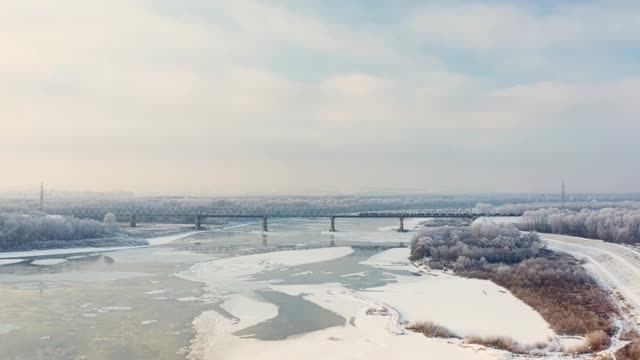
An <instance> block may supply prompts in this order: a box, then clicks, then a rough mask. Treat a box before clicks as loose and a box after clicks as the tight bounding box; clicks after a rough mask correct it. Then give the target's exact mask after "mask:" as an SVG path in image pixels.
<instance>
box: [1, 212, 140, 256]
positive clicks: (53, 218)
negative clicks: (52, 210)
mask: <svg viewBox="0 0 640 360" xmlns="http://www.w3.org/2000/svg"><path fill="white" fill-rule="evenodd" d="M144 244H146V241H144V240H136V239H130V238H129V236H128V235H127V234H126V233H125V232H124V231H123V230H121V229H120V228H119V227H118V226H117V225H116V224H111V225H109V224H104V223H102V222H99V221H95V220H88V219H78V218H74V217H68V216H57V215H43V214H41V213H39V214H35V215H32V214H29V215H26V214H13V213H12V214H7V213H0V250H27V249H43V248H58V247H79V246H114V245H144Z"/></svg>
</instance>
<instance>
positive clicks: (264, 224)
mask: <svg viewBox="0 0 640 360" xmlns="http://www.w3.org/2000/svg"><path fill="white" fill-rule="evenodd" d="M262 231H269V227H268V226H267V217H266V216H263V217H262Z"/></svg>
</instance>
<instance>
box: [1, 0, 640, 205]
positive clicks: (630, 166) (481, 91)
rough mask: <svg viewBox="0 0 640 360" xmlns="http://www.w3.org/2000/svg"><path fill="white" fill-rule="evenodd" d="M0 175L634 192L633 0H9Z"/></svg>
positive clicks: (252, 187)
mask: <svg viewBox="0 0 640 360" xmlns="http://www.w3.org/2000/svg"><path fill="white" fill-rule="evenodd" d="M0 54H1V56H0V169H1V170H0V191H16V190H17V191H22V190H28V189H36V188H38V187H39V184H40V181H44V182H45V184H46V186H47V187H49V188H55V189H59V190H94V191H133V192H136V193H139V194H172V195H178V194H179V195H226V194H249V193H251V194H320V193H323V194H324V193H344V192H354V193H355V192H387V191H407V192H523V193H533V192H558V191H559V188H560V182H561V179H565V181H566V183H567V190H568V191H569V192H571V191H574V192H640V166H638V163H637V161H638V155H639V154H640V2H638V1H635V0H631V1H626V0H607V1H596V0H593V1H592V0H584V1H577V0H553V1H552V0H540V1H524V0H523V1H499V0H496V1H471V0H461V1H457V0H447V1H412V0H407V1H391V0H389V1H383V0H354V1H338V0H322V1H320V0H283V1H275V0H273V1H269V0H260V1H245V0H228V1H215V0H181V1H174V0H57V1H49V0H0Z"/></svg>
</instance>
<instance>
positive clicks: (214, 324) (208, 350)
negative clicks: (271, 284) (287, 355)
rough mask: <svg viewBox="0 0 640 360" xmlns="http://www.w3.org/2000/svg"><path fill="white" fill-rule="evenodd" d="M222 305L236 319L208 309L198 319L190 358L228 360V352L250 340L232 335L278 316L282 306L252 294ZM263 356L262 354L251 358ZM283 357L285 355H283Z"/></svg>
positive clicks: (195, 323)
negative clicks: (222, 359) (259, 298)
mask: <svg viewBox="0 0 640 360" xmlns="http://www.w3.org/2000/svg"><path fill="white" fill-rule="evenodd" d="M221 307H222V308H223V309H224V310H226V311H227V312H229V313H230V314H232V315H233V316H234V317H235V318H236V319H237V320H232V319H229V318H227V317H224V316H222V315H220V314H219V313H217V312H215V311H206V312H204V313H202V314H200V315H199V316H198V317H197V318H196V319H195V320H194V321H193V326H194V328H195V329H196V337H195V339H194V340H193V341H192V344H191V353H190V354H189V358H190V359H203V360H204V359H219V358H224V359H228V358H229V357H228V355H229V354H230V353H232V352H233V351H235V350H237V349H238V348H239V347H243V346H245V345H246V340H247V339H242V338H240V337H237V336H234V335H232V334H233V333H234V332H236V331H238V330H241V329H244V328H246V327H249V326H253V325H255V324H258V323H261V322H263V321H266V320H268V319H271V318H274V317H275V316H277V315H278V308H277V307H276V306H275V305H273V304H270V303H266V302H263V301H260V300H258V299H256V298H255V297H253V296H249V295H237V296H234V297H232V298H231V299H229V300H227V301H225V302H224V304H222V305H221ZM257 358H260V359H262V358H263V357H261V356H256V357H249V358H248V359H257ZM280 359H282V356H280Z"/></svg>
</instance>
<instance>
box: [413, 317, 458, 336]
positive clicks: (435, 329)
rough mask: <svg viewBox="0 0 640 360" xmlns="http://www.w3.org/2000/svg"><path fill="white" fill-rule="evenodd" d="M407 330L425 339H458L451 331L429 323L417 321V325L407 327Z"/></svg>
mask: <svg viewBox="0 0 640 360" xmlns="http://www.w3.org/2000/svg"><path fill="white" fill-rule="evenodd" d="M407 329H409V330H411V331H414V332H418V333H422V334H423V335H424V336H426V337H432V338H459V336H458V335H456V334H455V333H453V332H452V331H451V330H449V329H447V328H446V327H444V326H441V325H438V324H436V323H433V322H431V321H419V322H417V323H414V324H411V325H409V326H408V327H407Z"/></svg>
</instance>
